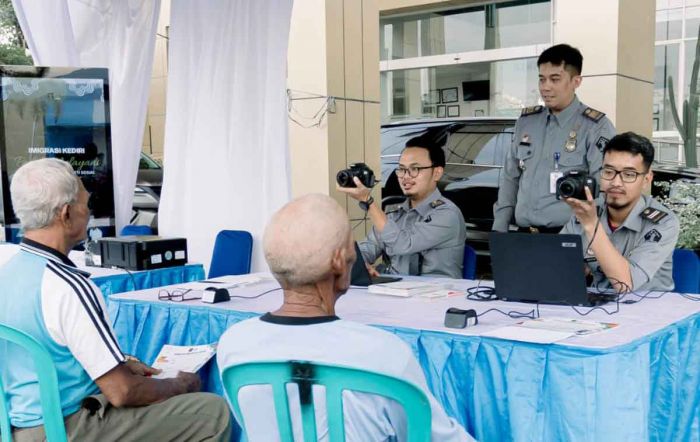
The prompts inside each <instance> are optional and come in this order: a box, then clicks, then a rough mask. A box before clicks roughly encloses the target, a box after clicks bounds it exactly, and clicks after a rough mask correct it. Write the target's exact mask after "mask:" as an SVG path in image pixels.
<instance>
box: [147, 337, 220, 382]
mask: <svg viewBox="0 0 700 442" xmlns="http://www.w3.org/2000/svg"><path fill="white" fill-rule="evenodd" d="M215 354H216V344H207V345H192V346H184V345H164V346H163V348H161V349H160V352H159V353H158V356H156V361H155V362H154V363H153V368H157V369H160V370H163V371H161V372H160V373H159V374H157V375H155V376H153V377H154V378H156V379H167V378H174V377H176V376H177V373H178V372H179V371H186V372H189V373H196V372H197V370H199V369H200V368H202V367H203V366H204V364H206V363H207V362H208V361H209V359H211V358H212V356H214V355H215Z"/></svg>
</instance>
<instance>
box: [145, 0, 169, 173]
mask: <svg viewBox="0 0 700 442" xmlns="http://www.w3.org/2000/svg"><path fill="white" fill-rule="evenodd" d="M169 25H170V0H162V1H161V6H160V17H159V19H158V31H157V32H158V33H157V34H156V46H155V50H154V53H153V54H154V55H153V56H154V59H153V72H152V74H151V92H150V95H149V97H148V110H147V113H146V127H145V130H144V131H143V143H142V148H141V150H143V151H144V152H146V153H147V154H149V155H151V156H152V157H153V158H154V159H155V160H157V161H160V162H162V161H163V139H164V138H165V97H166V90H167V84H168V27H169Z"/></svg>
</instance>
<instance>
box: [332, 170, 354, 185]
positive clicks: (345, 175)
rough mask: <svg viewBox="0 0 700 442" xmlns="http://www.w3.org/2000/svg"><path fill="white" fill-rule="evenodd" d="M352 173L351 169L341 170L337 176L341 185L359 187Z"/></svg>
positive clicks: (336, 178)
mask: <svg viewBox="0 0 700 442" xmlns="http://www.w3.org/2000/svg"><path fill="white" fill-rule="evenodd" d="M352 176H353V175H352V173H351V172H350V171H349V170H347V169H346V170H341V171H340V172H338V174H337V175H336V176H335V180H336V181H337V182H338V185H339V186H340V187H357V186H355V182H354V181H353V180H352Z"/></svg>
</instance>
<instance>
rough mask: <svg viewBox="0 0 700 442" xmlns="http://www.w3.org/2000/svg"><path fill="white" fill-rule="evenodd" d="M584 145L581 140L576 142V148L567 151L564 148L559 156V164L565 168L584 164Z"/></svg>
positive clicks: (578, 166) (579, 166)
mask: <svg viewBox="0 0 700 442" xmlns="http://www.w3.org/2000/svg"><path fill="white" fill-rule="evenodd" d="M584 156H585V146H584V143H583V142H582V141H578V142H576V150H574V151H573V152H567V151H566V150H564V151H563V152H562V153H561V157H560V158H559V165H560V166H564V167H566V168H572V169H573V168H582V167H584V166H585V165H586V159H585V157H584Z"/></svg>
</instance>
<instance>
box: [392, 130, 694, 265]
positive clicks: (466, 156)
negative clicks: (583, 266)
mask: <svg viewBox="0 0 700 442" xmlns="http://www.w3.org/2000/svg"><path fill="white" fill-rule="evenodd" d="M515 121H516V119H515V118H491V117H489V118H467V119H444V118H440V119H428V120H418V121H410V122H398V123H391V124H385V125H383V126H382V129H381V167H382V198H383V199H384V200H385V201H387V200H389V201H391V202H395V201H396V200H397V198H393V197H397V196H400V195H402V192H401V188H400V187H399V183H398V179H397V178H396V174H395V173H394V169H395V168H396V167H397V165H398V162H399V157H400V155H401V150H402V149H403V148H404V146H405V144H406V141H408V140H409V139H411V138H413V137H417V136H421V135H426V134H429V135H428V136H431V137H432V139H434V140H436V141H437V142H438V143H439V144H441V145H442V146H443V148H444V149H445V159H446V166H445V173H444V175H443V177H442V179H441V180H440V182H439V183H438V187H439V188H440V191H441V192H442V193H443V195H445V197H447V198H449V199H450V200H452V201H453V202H454V203H455V204H456V205H457V206H458V207H459V208H460V209H461V211H462V215H464V220H465V222H466V226H467V243H468V244H469V245H471V246H472V247H474V249H476V251H477V253H478V254H481V255H483V254H487V253H488V232H489V231H490V230H491V226H492V224H493V205H494V203H495V202H496V199H497V198H498V182H499V175H500V173H501V169H502V167H503V163H504V161H505V156H506V152H507V150H508V149H509V147H510V145H511V143H512V141H513V136H514V126H515ZM699 177H700V170H698V169H689V168H685V167H680V166H672V165H664V164H655V165H654V182H659V181H668V182H671V181H675V180H678V179H689V180H693V181H698V178H699ZM660 193H661V189H660V188H659V187H656V186H654V187H652V195H654V196H658V195H659V194H660ZM389 197H392V198H389Z"/></svg>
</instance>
